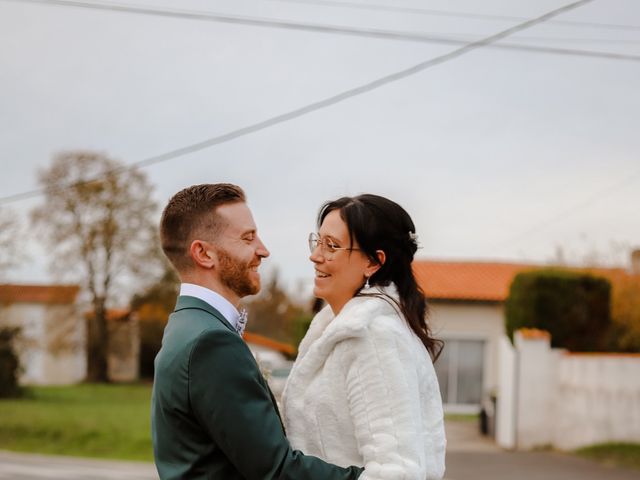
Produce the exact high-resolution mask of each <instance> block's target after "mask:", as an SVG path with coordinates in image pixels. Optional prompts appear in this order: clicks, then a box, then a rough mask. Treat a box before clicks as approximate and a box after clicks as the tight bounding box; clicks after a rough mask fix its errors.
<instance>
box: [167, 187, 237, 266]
mask: <svg viewBox="0 0 640 480" xmlns="http://www.w3.org/2000/svg"><path fill="white" fill-rule="evenodd" d="M245 201H246V197H245V194H244V192H243V191H242V189H241V188H240V187H238V186H237V185H232V184H230V183H213V184H212V183H206V184H202V185H192V186H191V187H188V188H185V189H184V190H181V191H179V192H178V193H176V194H175V195H174V196H173V197H171V199H170V200H169V203H168V204H167V206H166V207H165V209H164V211H163V212H162V219H161V220H160V242H161V245H162V251H163V252H164V254H165V255H166V256H167V258H168V259H169V261H170V262H171V264H172V265H173V266H174V268H175V269H176V270H177V271H178V272H183V271H185V270H189V269H191V267H193V261H192V259H191V256H190V254H189V248H190V247H191V242H193V240H196V239H198V237H199V236H200V235H207V237H208V238H202V240H209V241H212V240H215V237H216V236H217V235H218V234H219V233H220V232H221V231H222V230H224V227H226V225H225V224H224V222H223V221H222V219H221V218H220V216H219V215H217V213H216V209H217V207H219V206H221V205H225V204H229V203H237V202H245ZM212 237H213V238H212Z"/></svg>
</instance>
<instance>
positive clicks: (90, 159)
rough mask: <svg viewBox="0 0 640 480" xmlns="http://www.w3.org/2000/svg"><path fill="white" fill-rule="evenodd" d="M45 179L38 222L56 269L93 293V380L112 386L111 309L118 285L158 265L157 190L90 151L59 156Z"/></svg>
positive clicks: (90, 338)
mask: <svg viewBox="0 0 640 480" xmlns="http://www.w3.org/2000/svg"><path fill="white" fill-rule="evenodd" d="M39 182H40V183H41V185H43V186H44V187H45V188H46V194H45V200H44V202H43V203H42V205H40V206H39V207H37V208H36V209H34V210H33V212H32V213H33V221H34V224H35V225H36V226H38V227H40V228H41V229H42V230H43V232H44V233H45V239H46V240H47V241H48V242H49V243H50V245H51V248H52V254H51V258H52V269H53V270H54V271H55V272H59V273H62V274H65V275H73V276H74V277H75V278H76V281H78V279H79V281H80V283H81V284H83V286H84V287H85V289H86V291H87V292H88V293H89V295H90V298H91V304H92V307H93V315H92V316H91V318H90V320H89V325H88V329H87V330H88V339H87V360H88V362H87V364H88V380H91V381H107V380H108V378H107V334H108V333H107V325H106V309H107V307H109V306H111V305H112V304H113V296H114V292H115V291H116V289H117V287H118V286H119V285H122V283H123V282H126V281H127V280H128V281H131V280H132V279H134V278H136V277H137V276H139V275H140V274H141V273H142V272H144V274H147V273H148V271H149V269H150V268H149V267H154V266H155V265H156V264H157V258H158V257H157V251H158V247H157V240H156V229H155V222H154V212H155V211H156V205H155V203H154V202H153V200H152V198H151V193H152V190H153V188H152V186H151V184H150V183H149V181H148V180H147V178H146V175H145V174H143V173H142V172H140V171H136V170H131V169H126V168H124V167H123V165H122V164H120V163H119V162H117V161H115V160H113V159H110V158H108V157H107V156H105V155H104V154H101V153H97V152H92V151H70V152H63V153H60V154H58V155H56V156H55V157H54V159H53V162H52V165H51V166H50V167H49V168H48V169H46V170H43V171H41V172H40V173H39Z"/></svg>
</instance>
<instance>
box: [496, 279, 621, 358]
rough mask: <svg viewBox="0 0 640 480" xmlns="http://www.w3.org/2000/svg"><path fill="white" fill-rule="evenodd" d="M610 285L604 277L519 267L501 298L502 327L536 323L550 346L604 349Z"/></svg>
mask: <svg viewBox="0 0 640 480" xmlns="http://www.w3.org/2000/svg"><path fill="white" fill-rule="evenodd" d="M610 304H611V284H610V283H609V281H608V280H607V279H605V278H601V277H596V276H594V275H590V274H587V273H581V272H572V271H566V270H555V269H549V270H536V271H531V272H523V273H520V274H518V275H516V277H515V278H514V280H513V282H512V284H511V288H510V292H509V297H508V298H507V302H506V312H505V313H506V330H507V334H508V335H509V337H510V338H511V339H512V340H513V332H514V331H516V330H518V329H520V328H539V329H542V330H547V331H548V332H549V333H550V334H551V345H552V347H557V348H566V349H569V350H572V351H578V352H579V351H602V350H605V349H606V348H607V337H608V333H609V331H610V326H611V314H610Z"/></svg>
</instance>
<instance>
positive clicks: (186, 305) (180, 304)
mask: <svg viewBox="0 0 640 480" xmlns="http://www.w3.org/2000/svg"><path fill="white" fill-rule="evenodd" d="M189 309H192V310H203V311H205V312H207V313H208V314H210V315H211V316H213V317H215V318H216V319H217V320H218V321H220V323H222V324H223V325H224V326H225V327H227V328H228V329H229V330H231V331H232V332H236V329H235V328H233V327H232V326H231V324H230V323H229V322H228V321H227V319H226V318H224V315H222V314H221V313H220V312H219V311H218V310H216V309H215V308H213V307H212V306H211V305H209V304H208V303H207V302H205V301H204V300H200V299H199V298H196V297H189V296H187V295H180V296H179V297H178V301H177V302H176V308H175V309H174V310H173V311H174V312H179V311H180V310H189ZM236 333H237V332H236Z"/></svg>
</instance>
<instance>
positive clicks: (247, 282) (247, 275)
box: [217, 248, 260, 298]
mask: <svg viewBox="0 0 640 480" xmlns="http://www.w3.org/2000/svg"><path fill="white" fill-rule="evenodd" d="M217 254H218V260H219V261H220V263H219V274H220V281H221V282H222V284H223V285H224V286H226V287H227V288H229V289H230V290H231V291H232V292H233V293H235V294H236V295H238V296H239V297H240V298H242V297H246V296H247V295H255V294H256V293H258V292H259V291H260V282H259V281H258V282H255V281H252V279H251V266H250V265H251V262H247V263H243V262H242V261H241V260H239V259H237V258H236V257H234V256H232V255H231V254H230V253H229V252H227V251H226V250H224V249H222V248H218V249H217Z"/></svg>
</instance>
